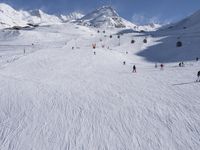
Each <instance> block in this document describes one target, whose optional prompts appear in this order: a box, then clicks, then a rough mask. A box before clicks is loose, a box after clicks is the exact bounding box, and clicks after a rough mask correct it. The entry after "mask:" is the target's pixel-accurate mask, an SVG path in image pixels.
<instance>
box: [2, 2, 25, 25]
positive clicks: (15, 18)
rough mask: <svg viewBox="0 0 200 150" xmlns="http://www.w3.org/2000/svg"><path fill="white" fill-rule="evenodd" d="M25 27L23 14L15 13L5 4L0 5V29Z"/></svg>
mask: <svg viewBox="0 0 200 150" xmlns="http://www.w3.org/2000/svg"><path fill="white" fill-rule="evenodd" d="M25 25H26V21H24V20H23V13H21V12H20V11H16V10H15V9H13V8H12V7H10V6H9V5H7V4H4V3H0V28H6V27H12V26H25Z"/></svg>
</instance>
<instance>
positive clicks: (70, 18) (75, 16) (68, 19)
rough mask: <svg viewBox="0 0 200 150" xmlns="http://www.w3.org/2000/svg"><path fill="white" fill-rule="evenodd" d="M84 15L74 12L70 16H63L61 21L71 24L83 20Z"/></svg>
mask: <svg viewBox="0 0 200 150" xmlns="http://www.w3.org/2000/svg"><path fill="white" fill-rule="evenodd" d="M83 16H84V15H83V14H81V13H79V12H72V13H70V14H69V15H66V16H65V15H61V16H60V19H61V20H62V21H63V22H71V21H76V20H78V19H80V18H82V17H83Z"/></svg>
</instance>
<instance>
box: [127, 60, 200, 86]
mask: <svg viewBox="0 0 200 150" xmlns="http://www.w3.org/2000/svg"><path fill="white" fill-rule="evenodd" d="M123 65H126V61H123ZM184 66H185V64H184V63H183V62H181V63H179V67H184ZM157 67H158V65H157V63H156V64H155V68H157ZM160 68H161V70H163V69H164V65H163V64H160ZM132 72H133V73H136V72H137V71H136V65H133V70H132ZM196 82H200V71H198V73H197V80H196Z"/></svg>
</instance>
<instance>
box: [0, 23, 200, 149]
mask: <svg viewBox="0 0 200 150" xmlns="http://www.w3.org/2000/svg"><path fill="white" fill-rule="evenodd" d="M18 32H20V36H17V37H16V38H14V39H12V38H11V39H9V37H7V39H1V46H0V56H1V57H0V68H1V69H0V149H1V150H11V149H13V150H31V149H32V150H34V149H35V150H49V149H51V150H58V149H59V150H66V149H67V150H75V149H77V150H79V149H82V150H97V149H98V150H122V149H124V150H134V149H135V150H147V149H148V150H189V149H191V150H198V149H199V146H200V141H199V137H200V126H199V124H200V117H199V114H200V103H199V99H200V93H199V90H200V86H199V83H195V82H194V81H195V80H196V73H197V71H198V70H199V65H200V64H199V62H194V61H188V62H185V67H180V68H179V67H177V63H169V64H166V65H165V67H164V70H160V68H154V64H152V63H150V62H148V61H145V60H144V59H143V58H142V57H139V56H137V52H139V51H143V50H144V49H146V48H147V49H148V47H149V46H151V45H157V44H158V43H157V42H156V40H157V38H153V37H148V43H146V44H144V43H143V39H144V38H145V36H146V35H143V34H139V33H133V34H124V35H122V36H121V38H120V41H119V39H117V36H114V35H113V38H109V36H108V35H107V36H106V37H105V36H104V35H102V34H98V33H97V32H96V31H95V30H92V29H91V28H86V27H83V26H74V24H71V23H66V24H63V25H52V26H50V27H48V26H42V27H38V28H36V29H35V30H30V31H24V30H22V31H18ZM108 32H114V31H113V30H111V31H108ZM4 33H5V32H2V33H1V32H0V34H4ZM100 38H101V39H102V41H100V40H99V39H100ZM132 39H134V40H135V43H134V44H131V43H130V41H131V40H132ZM190 40H191V41H192V39H190ZM118 42H120V45H119V44H118ZM31 43H34V45H32V44H31ZM93 43H96V44H97V48H96V49H95V50H94V49H92V46H91V45H92V44H93ZM102 44H104V45H105V48H102ZM197 46H198V45H197ZM72 47H75V48H74V49H72ZM78 47H79V48H78ZM108 47H109V49H108ZM168 48H170V47H168ZM168 48H167V47H165V49H164V50H165V51H163V52H165V53H167V50H168ZM24 50H25V54H24ZM93 51H96V55H94V54H93ZM126 51H127V52H128V54H126ZM191 55H192V54H191ZM123 61H126V65H123ZM134 64H135V65H136V67H137V73H132V66H133V65H134Z"/></svg>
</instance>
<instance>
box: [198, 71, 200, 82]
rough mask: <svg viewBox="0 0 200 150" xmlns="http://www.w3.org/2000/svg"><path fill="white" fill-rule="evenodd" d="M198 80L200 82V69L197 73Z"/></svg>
mask: <svg viewBox="0 0 200 150" xmlns="http://www.w3.org/2000/svg"><path fill="white" fill-rule="evenodd" d="M197 82H200V71H198V73H197Z"/></svg>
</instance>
